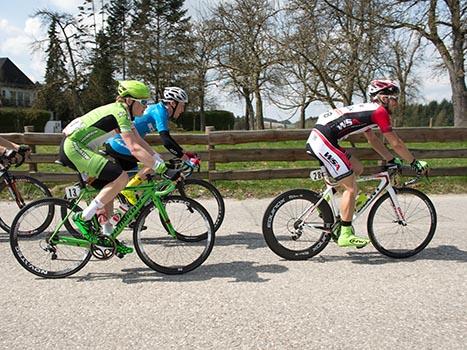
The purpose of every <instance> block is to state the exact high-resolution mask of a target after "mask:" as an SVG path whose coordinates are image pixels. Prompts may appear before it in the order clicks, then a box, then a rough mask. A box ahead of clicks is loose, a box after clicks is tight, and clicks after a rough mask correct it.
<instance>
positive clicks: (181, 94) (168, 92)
mask: <svg viewBox="0 0 467 350" xmlns="http://www.w3.org/2000/svg"><path fill="white" fill-rule="evenodd" d="M163 95H164V98H163V99H164V102H168V101H177V102H184V103H188V95H187V94H186V92H185V91H184V90H183V89H181V88H179V87H175V86H171V87H166V88H165V89H164V94H163Z"/></svg>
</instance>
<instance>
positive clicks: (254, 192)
mask: <svg viewBox="0 0 467 350" xmlns="http://www.w3.org/2000/svg"><path fill="white" fill-rule="evenodd" d="M342 146H343V147H350V144H349V143H346V142H344V143H342ZM357 147H359V148H364V147H369V146H368V145H367V144H359V145H357ZM408 147H409V148H410V149H460V148H464V149H465V148H467V142H450V143H440V142H431V143H410V144H408ZM186 148H187V149H189V150H190V151H194V152H200V151H205V150H206V146H203V145H198V146H187V147H186ZM248 148H250V149H272V148H303V151H304V152H305V143H304V141H282V142H271V143H269V142H254V143H248V144H241V145H219V146H216V149H248ZM155 150H156V151H158V152H166V150H165V149H164V148H163V147H162V146H157V147H155ZM57 152H58V146H38V147H37V153H55V154H56V153H57ZM425 160H427V161H428V162H429V164H430V166H431V167H432V168H440V167H459V166H467V159H464V158H450V159H425ZM363 163H364V164H365V165H375V164H376V161H363ZM206 167H207V162H203V169H202V170H206ZM317 167H318V165H317V162H315V161H311V160H310V161H297V162H286V161H281V162H267V161H252V162H237V163H217V164H216V169H217V170H219V171H223V170H244V169H274V168H310V170H311V169H316V168H317ZM20 169H22V170H27V166H24V165H23V166H22V167H21V168H20ZM38 170H39V171H40V172H57V173H63V172H67V173H72V172H73V171H72V170H71V169H68V168H65V167H62V166H59V165H55V164H40V165H39V169H38ZM215 184H216V186H217V187H218V188H219V190H220V191H221V192H222V193H223V195H224V196H225V197H234V198H239V199H241V198H249V197H255V198H261V197H269V196H275V195H277V194H279V193H281V192H284V191H286V190H289V189H294V188H308V189H312V190H319V189H321V188H323V184H322V182H313V181H311V180H310V179H278V180H242V181H216V183H215ZM51 185H52V184H51ZM66 185H69V184H66ZM66 185H56V184H54V185H53V187H55V189H54V192H58V193H63V187H65V186H66ZM370 187H371V186H369V185H368V184H367V185H363V189H364V190H368V191H369V190H370ZM416 187H417V188H420V189H421V190H423V191H425V192H427V193H467V174H466V176H455V177H441V176H439V177H431V178H430V183H425V182H421V183H419V184H417V185H416Z"/></svg>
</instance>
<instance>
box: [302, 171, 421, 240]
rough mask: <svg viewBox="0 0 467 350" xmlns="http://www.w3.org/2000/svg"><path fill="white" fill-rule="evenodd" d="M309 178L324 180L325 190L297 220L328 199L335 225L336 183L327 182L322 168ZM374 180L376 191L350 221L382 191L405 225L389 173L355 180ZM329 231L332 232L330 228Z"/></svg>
mask: <svg viewBox="0 0 467 350" xmlns="http://www.w3.org/2000/svg"><path fill="white" fill-rule="evenodd" d="M310 178H311V179H312V180H313V181H318V180H321V179H324V182H325V184H326V189H325V190H324V191H323V192H322V193H321V198H320V200H319V201H318V202H316V204H314V205H311V206H310V207H308V208H306V209H305V210H304V212H303V214H302V215H301V216H299V217H298V219H300V220H302V221H303V222H305V221H306V219H307V217H308V216H309V215H310V214H311V213H312V212H313V211H314V210H315V209H316V208H317V207H318V206H319V205H320V203H321V202H322V201H323V200H325V199H324V198H329V200H328V204H329V206H330V207H331V211H332V214H333V216H334V219H335V223H336V222H338V221H339V220H340V213H339V207H338V205H337V202H336V199H335V197H334V192H333V188H334V187H336V186H337V183H335V182H332V181H330V180H329V177H328V174H327V172H326V170H325V169H323V168H321V169H320V170H315V171H312V172H311V173H310ZM375 180H376V181H379V184H378V185H377V186H376V189H375V190H374V191H373V193H372V194H371V195H370V197H369V198H368V200H367V201H366V202H365V203H364V205H363V206H362V207H361V208H359V209H358V210H357V211H355V212H354V214H353V217H352V221H354V220H357V219H358V218H359V217H360V216H361V215H362V214H363V213H364V212H365V211H366V209H368V208H369V207H371V206H372V205H373V203H374V202H375V201H376V199H377V198H378V197H379V196H380V195H381V194H382V193H383V192H384V190H386V191H387V192H388V193H389V196H390V197H391V202H392V205H393V209H394V212H395V214H396V217H397V219H398V220H399V222H400V223H401V224H402V225H406V221H405V218H404V214H403V213H402V209H401V207H400V204H399V201H398V199H397V195H396V191H395V190H394V188H393V186H392V184H391V176H390V174H389V171H382V172H379V173H377V174H374V175H369V176H362V177H360V178H358V179H357V182H367V181H375ZM412 182H413V181H409V182H408V183H412ZM406 184H407V183H406ZM312 226H313V225H312ZM330 229H331V231H332V228H330Z"/></svg>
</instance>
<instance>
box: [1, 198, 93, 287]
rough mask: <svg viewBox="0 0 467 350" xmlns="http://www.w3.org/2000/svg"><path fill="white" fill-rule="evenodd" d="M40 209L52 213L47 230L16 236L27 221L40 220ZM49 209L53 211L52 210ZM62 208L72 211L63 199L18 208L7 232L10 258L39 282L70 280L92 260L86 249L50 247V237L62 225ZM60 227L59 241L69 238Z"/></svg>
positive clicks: (66, 232) (35, 202)
mask: <svg viewBox="0 0 467 350" xmlns="http://www.w3.org/2000/svg"><path fill="white" fill-rule="evenodd" d="M42 207H48V209H47V210H48V212H51V211H52V212H53V213H54V215H53V217H52V219H51V220H49V223H48V226H47V228H46V229H44V230H43V231H42V232H40V234H37V235H34V236H26V235H23V234H21V235H19V234H18V232H23V231H24V229H25V228H27V226H28V225H31V221H33V220H36V219H37V218H40V217H41V213H42V210H43V209H41V208H42ZM50 207H53V210H51V209H50ZM56 207H57V208H56ZM62 207H65V208H68V210H71V209H72V205H71V203H70V202H69V201H66V200H64V199H59V198H44V199H39V200H37V201H34V202H31V203H29V204H28V205H26V206H25V207H24V208H22V209H21V210H20V212H19V213H18V215H17V216H16V217H15V219H14V220H13V223H12V226H11V232H10V247H11V250H12V252H13V255H14V256H15V258H16V260H17V261H18V262H19V263H20V265H21V266H22V267H23V268H25V269H26V270H27V271H28V272H30V273H32V274H34V275H36V276H40V277H43V278H63V277H67V276H70V275H72V274H74V273H76V272H78V271H79V270H81V269H82V268H83V267H84V266H85V265H86V264H87V263H88V261H89V259H90V258H91V256H92V253H91V251H90V249H89V248H82V247H75V246H70V245H62V244H58V245H57V244H51V243H50V235H51V233H52V232H54V230H55V228H56V227H57V225H58V224H59V223H60V222H62V221H63V220H62V216H61V213H62V210H61V208H62ZM33 226H35V224H33ZM63 227H64V228H65V230H63V231H62V230H59V232H58V233H57V234H58V235H59V236H60V237H64V236H66V235H69V234H70V233H69V232H68V231H67V230H66V227H65V226H64V225H63ZM21 229H23V231H22V230H21ZM33 257H34V258H33ZM69 265H71V266H69ZM60 266H63V267H60ZM59 268H60V269H59Z"/></svg>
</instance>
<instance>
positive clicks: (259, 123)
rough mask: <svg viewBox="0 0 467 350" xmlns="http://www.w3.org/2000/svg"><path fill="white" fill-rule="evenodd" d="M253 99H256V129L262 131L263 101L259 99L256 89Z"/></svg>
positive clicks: (259, 93) (259, 94)
mask: <svg viewBox="0 0 467 350" xmlns="http://www.w3.org/2000/svg"><path fill="white" fill-rule="evenodd" d="M255 98H256V129H258V130H263V129H264V119H263V100H262V98H261V92H260V90H259V88H258V89H255Z"/></svg>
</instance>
